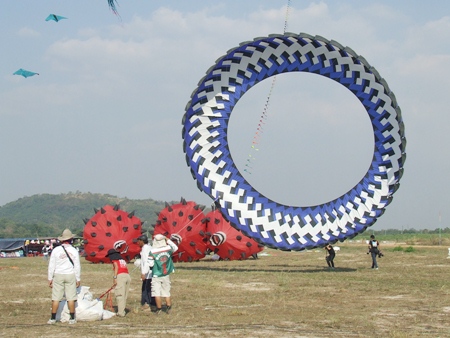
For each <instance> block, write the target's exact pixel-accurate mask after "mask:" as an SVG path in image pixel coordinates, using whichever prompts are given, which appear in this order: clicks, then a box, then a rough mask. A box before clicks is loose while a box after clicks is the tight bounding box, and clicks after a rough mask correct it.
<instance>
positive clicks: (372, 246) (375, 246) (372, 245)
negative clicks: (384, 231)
mask: <svg viewBox="0 0 450 338" xmlns="http://www.w3.org/2000/svg"><path fill="white" fill-rule="evenodd" d="M369 253H370V255H371V256H372V269H376V270H378V263H377V256H378V254H379V253H380V243H379V242H378V241H377V240H376V239H375V236H374V235H371V236H370V240H369Z"/></svg>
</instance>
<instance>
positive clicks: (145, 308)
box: [141, 304, 150, 311]
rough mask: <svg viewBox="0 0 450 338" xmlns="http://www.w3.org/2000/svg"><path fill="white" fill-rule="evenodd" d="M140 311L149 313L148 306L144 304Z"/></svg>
mask: <svg viewBox="0 0 450 338" xmlns="http://www.w3.org/2000/svg"><path fill="white" fill-rule="evenodd" d="M141 311H150V306H149V305H148V304H144V305H142V306H141Z"/></svg>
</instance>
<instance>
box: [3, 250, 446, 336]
mask: <svg viewBox="0 0 450 338" xmlns="http://www.w3.org/2000/svg"><path fill="white" fill-rule="evenodd" d="M381 244H382V249H383V252H384V254H385V256H384V257H382V258H380V259H379V266H380V269H379V270H372V269H370V265H371V261H370V256H369V255H367V254H366V252H367V250H366V248H367V246H366V244H365V243H363V242H361V241H353V242H346V243H341V244H338V245H339V246H340V248H341V250H340V251H338V252H337V256H336V259H335V264H336V270H334V271H329V270H328V269H327V268H326V262H325V250H323V249H322V250H319V249H318V250H311V251H307V252H283V251H277V250H270V249H266V250H264V252H263V253H262V254H260V257H259V259H256V260H255V259H250V260H247V261H231V262H227V261H211V260H209V259H205V260H202V261H200V262H195V263H177V264H176V272H175V274H173V275H172V277H171V278H172V298H173V310H172V312H171V314H170V315H166V314H160V315H154V314H152V313H148V312H147V313H146V312H141V311H139V308H140V288H141V282H140V280H139V272H138V271H137V270H136V269H134V266H133V264H130V266H129V269H130V271H131V277H132V287H131V295H130V296H129V299H128V308H129V310H130V312H129V313H128V314H127V316H126V317H125V318H119V317H114V318H111V319H108V320H103V321H94V322H86V321H85V322H81V321H79V322H78V323H77V324H75V325H68V324H67V323H58V324H56V325H53V326H50V325H47V324H46V322H47V320H48V318H49V316H50V293H51V291H50V288H49V287H48V286H47V277H46V271H47V264H46V262H45V261H44V260H43V259H42V258H4V259H0V277H1V283H0V295H1V300H0V327H1V330H0V336H2V337H3V336H4V337H24V336H33V337H47V336H56V335H58V336H59V337H108V336H122V337H149V336H153V335H162V334H164V336H166V337H176V336H186V337H188V336H189V337H242V336H245V337H408V338H410V337H450V259H447V256H448V249H447V246H442V245H441V246H419V245H414V246H411V245H410V244H408V243H400V242H392V243H381ZM111 277H112V270H111V266H110V265H97V264H90V263H88V262H86V261H84V260H83V261H82V285H85V286H89V287H90V288H91V291H92V293H93V294H94V297H98V296H100V295H101V294H102V293H103V292H105V291H106V290H107V289H109V287H110V286H111V284H112V282H111V281H112V279H111Z"/></svg>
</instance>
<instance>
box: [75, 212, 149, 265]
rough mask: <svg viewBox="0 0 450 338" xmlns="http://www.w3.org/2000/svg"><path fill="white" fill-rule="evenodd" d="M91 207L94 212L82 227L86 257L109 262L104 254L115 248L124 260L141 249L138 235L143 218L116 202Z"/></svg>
mask: <svg viewBox="0 0 450 338" xmlns="http://www.w3.org/2000/svg"><path fill="white" fill-rule="evenodd" d="M94 211H95V215H94V216H92V218H91V219H89V220H85V226H84V230H83V239H84V240H83V243H84V251H85V253H84V255H83V256H84V257H85V258H86V260H88V261H90V262H93V263H100V262H102V263H110V260H109V258H108V257H106V254H107V252H108V250H109V249H116V251H118V252H120V254H121V255H122V257H123V258H124V259H125V260H126V261H127V262H129V261H130V260H132V259H133V258H134V257H135V256H136V255H137V254H139V253H140V251H141V248H140V247H139V245H138V244H137V238H138V237H139V236H140V235H141V233H142V222H141V220H140V219H139V218H138V217H136V216H134V212H130V213H128V212H126V211H123V210H120V207H119V205H115V206H114V207H113V206H111V205H105V206H104V207H103V208H101V209H100V210H97V209H94Z"/></svg>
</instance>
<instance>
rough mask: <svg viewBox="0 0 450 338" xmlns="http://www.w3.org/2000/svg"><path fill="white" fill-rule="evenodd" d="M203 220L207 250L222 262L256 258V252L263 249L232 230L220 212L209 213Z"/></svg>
mask: <svg viewBox="0 0 450 338" xmlns="http://www.w3.org/2000/svg"><path fill="white" fill-rule="evenodd" d="M205 220H206V235H207V237H208V249H209V250H210V251H211V252H214V253H215V254H216V255H218V256H219V257H220V259H222V260H230V261H231V260H243V259H247V258H250V257H255V258H256V257H257V254H258V252H260V251H262V250H263V249H264V246H263V245H262V244H259V243H258V242H256V241H255V240H254V239H252V238H250V237H247V236H246V235H244V234H243V233H242V232H240V231H239V230H236V229H235V228H233V227H232V226H231V224H230V222H228V220H226V219H225V218H224V217H223V215H222V213H221V212H220V210H217V209H215V210H212V211H210V212H209V213H208V214H206V218H205Z"/></svg>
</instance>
